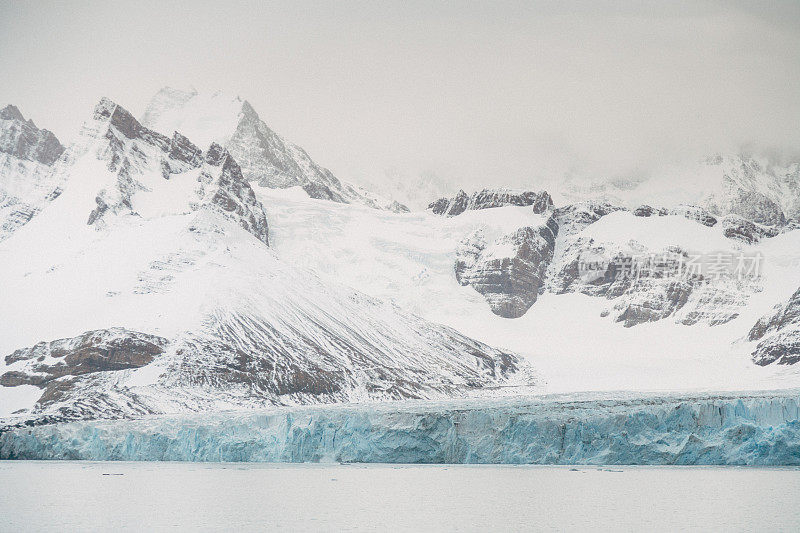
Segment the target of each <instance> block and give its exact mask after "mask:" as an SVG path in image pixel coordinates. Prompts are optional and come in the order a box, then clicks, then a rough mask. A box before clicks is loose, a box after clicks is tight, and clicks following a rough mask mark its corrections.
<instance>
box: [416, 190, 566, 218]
mask: <svg viewBox="0 0 800 533" xmlns="http://www.w3.org/2000/svg"><path fill="white" fill-rule="evenodd" d="M509 205H513V206H520V207H528V206H530V207H531V208H532V209H533V212H534V213H537V214H541V213H544V212H546V211H547V210H549V209H551V208H552V207H553V199H552V198H551V197H550V195H549V194H548V193H547V192H545V191H539V192H534V191H514V190H508V189H483V190H482V191H479V192H476V193H473V194H472V196H468V195H467V193H465V192H464V191H463V190H462V191H458V194H456V195H455V196H454V197H453V198H440V199H438V200H436V201H434V202H432V203H431V204H430V205H429V206H428V209H430V210H431V211H432V212H433V213H434V214H436V215H444V216H456V215H460V214H461V213H463V212H464V211H467V210H470V209H490V208H493V207H504V206H509Z"/></svg>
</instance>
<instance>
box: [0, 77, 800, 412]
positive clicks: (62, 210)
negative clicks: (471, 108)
mask: <svg viewBox="0 0 800 533" xmlns="http://www.w3.org/2000/svg"><path fill="white" fill-rule="evenodd" d="M0 118H2V121H0V127H2V130H0V134H1V135H2V136H0V139H1V140H2V143H0V156H2V157H4V158H5V159H4V160H3V161H5V163H4V165H3V166H2V167H0V190H2V191H3V192H4V194H5V196H4V198H6V200H5V201H4V202H5V203H2V204H0V215H2V216H3V217H4V218H3V220H2V222H3V233H2V234H0V279H3V281H4V293H3V303H4V305H3V306H1V307H0V355H1V356H3V359H2V363H0V407H1V408H2V409H0V413H2V415H9V414H11V413H12V412H14V411H19V413H17V417H18V418H17V419H16V420H17V421H20V420H27V419H33V420H34V421H36V422H43V421H58V420H65V419H75V418H92V417H130V416H139V415H143V414H150V413H179V412H186V411H217V410H221V409H241V408H251V407H259V406H265V405H284V404H308V403H329V402H346V401H362V400H363V401H368V400H387V399H408V398H428V399H433V398H446V397H453V396H464V395H484V396H485V395H500V394H515V393H520V392H521V391H528V392H530V391H531V390H535V391H536V392H541V391H555V392H573V391H581V390H606V391H608V390H622V389H624V390H644V389H673V390H675V389H727V390H730V389H767V388H784V387H798V386H800V365H795V363H796V362H798V360H800V352H799V351H798V350H799V349H800V348H799V347H800V341H798V339H799V338H800V337H798V324H797V312H796V311H797V302H796V300H797V291H798V289H799V288H800V231H798V229H799V228H800V223H799V222H798V221H797V211H796V209H797V205H798V204H797V188H798V175H797V167H792V166H790V167H780V168H778V167H775V166H769V165H765V164H762V163H759V162H758V161H757V160H755V159H752V158H750V159H746V158H739V159H729V160H727V159H722V160H721V161H719V160H712V161H709V162H706V163H704V166H703V170H702V171H701V172H700V173H699V174H698V176H697V178H696V179H697V181H699V182H701V183H703V187H700V186H698V187H696V188H695V189H694V190H692V191H679V192H682V193H686V198H684V199H683V200H682V202H683V203H681V202H679V201H676V200H678V198H677V197H673V196H669V195H666V194H660V191H659V187H666V188H667V189H670V187H672V189H676V187H675V186H674V184H672V186H670V184H669V183H667V184H666V185H665V184H653V183H649V184H645V182H642V183H638V182H637V183H634V184H632V185H631V186H630V187H628V186H621V185H620V186H619V187H616V188H612V189H605V190H604V191H601V192H602V194H594V193H591V194H589V193H587V194H585V195H584V196H583V197H581V198H580V199H578V200H575V199H566V200H565V195H564V192H563V190H557V191H555V192H554V191H543V190H540V191H528V190H508V189H484V190H481V191H478V192H475V193H472V194H468V193H467V192H465V191H460V192H458V193H457V194H455V195H454V196H452V197H446V198H441V199H438V200H435V199H433V200H434V201H433V202H432V203H431V204H430V208H429V209H428V210H427V211H423V212H414V213H410V212H406V211H404V210H402V209H399V208H398V209H391V208H388V209H376V207H384V208H387V207H390V206H389V205H388V204H387V203H386V202H383V201H378V200H377V199H375V197H372V196H370V195H368V193H366V192H364V191H359V190H356V189H355V188H352V187H350V186H349V185H347V184H345V183H343V182H340V181H339V180H337V179H336V178H335V177H334V176H333V175H332V174H330V172H328V171H327V170H325V169H324V168H322V167H319V166H318V165H316V163H314V162H313V161H312V160H311V159H310V158H309V157H308V156H307V154H305V152H303V151H302V149H300V148H298V147H296V146H294V145H291V143H288V142H286V141H285V140H284V139H282V138H281V137H280V136H278V135H277V134H275V133H274V132H272V131H271V130H270V129H269V128H268V127H267V126H266V125H265V124H264V123H263V122H262V121H261V120H260V119H259V118H258V115H257V114H256V113H255V111H254V110H253V109H252V107H251V106H250V105H249V104H247V102H245V101H242V100H241V99H238V98H229V97H227V96H224V95H222V94H216V95H212V96H203V95H199V94H197V93H196V92H194V91H190V92H184V91H175V90H169V89H164V90H162V91H160V92H159V93H158V95H157V96H156V98H155V99H154V100H153V102H152V103H151V105H150V106H149V108H148V110H147V112H146V113H145V116H144V119H143V120H144V122H145V124H142V123H140V122H139V121H138V120H136V119H135V118H134V117H133V116H132V115H131V114H130V113H128V112H127V111H126V110H125V109H124V108H122V107H120V106H119V105H117V104H116V103H114V102H111V101H109V100H107V99H103V100H101V101H100V103H99V104H98V105H97V107H96V108H95V110H94V114H93V116H92V118H91V120H89V121H87V123H86V124H85V125H84V126H83V128H82V131H81V135H80V138H79V139H78V141H77V142H76V143H74V144H73V145H72V146H70V147H69V148H67V149H66V150H64V149H63V147H61V145H60V144H58V141H57V140H55V138H54V137H52V136H51V134H49V133H48V132H46V130H38V129H37V128H36V127H35V126H34V125H33V124H32V123H31V122H30V121H26V120H24V118H22V115H21V113H19V111H18V110H16V108H12V107H9V108H6V109H5V110H3V112H2V115H0ZM148 124H149V125H152V126H153V127H152V128H151V127H148ZM159 131H160V133H159ZM166 133H168V134H169V135H165V134H166ZM704 173H711V175H712V178H708V176H707V175H706V174H704ZM717 178H718V179H717ZM707 179H709V180H710V181H706V180H707ZM701 188H702V190H700V189H701ZM609 190H611V191H612V192H620V191H622V192H624V193H625V194H628V193H630V194H629V195H628V197H627V198H626V199H624V200H622V199H615V198H612V196H613V195H610V194H606V193H608V192H609ZM670 190H671V189H670ZM631 191H637V193H636V194H633V193H632V192H631ZM594 192H597V191H594ZM643 192H648V195H645V197H643V198H639V197H638V196H637V194H639V193H643ZM573 193H574V190H573ZM331 200H334V201H331ZM611 200H613V201H611ZM634 200H635V201H634ZM473 339H476V340H473ZM517 354H519V355H517ZM532 369H536V372H535V373H534V371H533V370H532ZM532 385H536V387H535V389H532V388H531V386H532Z"/></svg>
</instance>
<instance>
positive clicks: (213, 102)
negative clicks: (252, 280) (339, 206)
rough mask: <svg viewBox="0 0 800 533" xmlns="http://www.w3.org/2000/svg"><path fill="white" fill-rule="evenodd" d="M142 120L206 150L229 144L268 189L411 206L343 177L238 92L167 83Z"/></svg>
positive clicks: (248, 172)
mask: <svg viewBox="0 0 800 533" xmlns="http://www.w3.org/2000/svg"><path fill="white" fill-rule="evenodd" d="M142 124H144V125H145V126H147V127H148V128H151V129H153V130H156V131H160V132H162V133H165V134H168V135H171V134H172V132H173V131H180V132H182V133H183V134H184V135H186V136H188V137H189V138H191V139H194V140H195V142H197V143H198V144H199V145H200V146H201V147H203V148H205V147H206V146H208V145H209V144H210V143H212V142H216V143H218V144H220V145H222V146H224V147H225V148H226V149H227V150H228V151H229V152H230V153H231V154H232V155H233V157H234V158H235V159H236V161H238V162H239V165H240V166H241V167H242V172H243V173H244V176H245V178H247V179H248V180H250V181H256V182H258V183H259V184H260V185H261V186H264V187H273V188H286V187H294V186H300V187H302V188H303V190H305V191H306V193H307V194H308V195H309V196H310V197H312V198H321V199H324V200H332V201H334V202H342V203H359V204H364V205H367V206H370V207H374V208H379V209H389V210H393V211H404V210H406V208H405V207H404V206H402V205H400V204H398V203H397V202H392V201H390V200H386V199H383V198H380V197H379V196H377V195H375V194H372V193H370V192H368V191H366V190H364V189H362V188H360V187H356V186H354V185H351V184H349V183H346V182H343V181H340V180H339V179H338V178H337V177H336V176H334V175H333V174H332V173H331V171H330V170H328V169H326V168H323V167H321V166H320V165H318V164H317V163H316V162H314V160H312V159H311V157H310V156H309V155H308V154H307V153H306V151H305V150H303V149H302V148H300V147H299V146H297V145H295V144H292V143H291V142H289V141H287V140H286V139H284V138H283V137H281V136H280V135H278V134H277V133H275V132H274V131H272V130H271V129H270V128H269V126H267V125H266V124H265V123H264V121H263V120H261V119H260V118H259V116H258V114H257V113H256V111H255V109H253V107H252V106H251V105H250V104H249V103H248V102H247V101H246V100H242V99H241V98H239V97H238V96H232V95H229V94H225V93H223V92H217V93H214V94H211V95H206V94H199V93H197V92H196V91H194V90H191V91H182V90H179V89H173V88H169V87H165V88H163V89H161V90H160V91H159V92H158V93H157V94H156V95H155V96H154V97H153V99H152V101H151V102H150V104H149V105H148V107H147V110H146V111H145V113H144V116H143V117H142Z"/></svg>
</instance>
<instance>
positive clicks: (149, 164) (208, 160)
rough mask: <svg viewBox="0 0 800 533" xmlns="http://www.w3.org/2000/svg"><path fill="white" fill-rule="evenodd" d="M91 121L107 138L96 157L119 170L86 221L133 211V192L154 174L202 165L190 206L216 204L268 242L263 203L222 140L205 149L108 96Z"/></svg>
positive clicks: (97, 222)
mask: <svg viewBox="0 0 800 533" xmlns="http://www.w3.org/2000/svg"><path fill="white" fill-rule="evenodd" d="M94 121H95V124H94V127H93V128H91V129H90V131H93V132H94V133H93V135H95V137H98V138H102V139H104V141H105V142H106V143H107V144H105V145H104V148H102V149H101V151H100V153H99V156H100V157H101V158H102V159H103V160H105V161H107V164H108V170H109V171H110V172H113V173H115V174H116V175H117V180H116V183H115V184H114V185H113V186H111V187H107V188H105V189H103V190H102V191H99V193H98V195H97V198H96V199H95V203H96V204H97V207H96V208H95V209H94V210H93V211H92V212H91V213H90V214H89V218H88V221H87V223H88V224H90V225H91V224H93V225H102V222H103V219H104V217H105V216H106V215H107V214H108V213H115V214H116V213H121V212H127V213H135V209H134V207H133V203H134V200H133V198H134V195H135V194H137V193H138V192H140V191H147V190H149V188H148V182H147V179H152V176H153V175H160V177H161V178H163V179H167V180H169V179H170V177H171V176H172V175H178V174H184V173H186V172H189V171H191V170H193V169H200V173H199V176H198V178H197V184H198V186H197V188H195V190H194V194H195V195H196V199H195V201H194V202H191V203H190V204H188V205H189V207H190V208H192V209H194V210H197V209H200V208H204V207H205V208H211V209H216V210H218V211H220V212H221V213H222V214H224V215H225V216H226V217H227V218H230V219H232V220H234V221H236V222H237V223H238V224H239V225H240V226H241V227H243V228H244V229H246V230H247V231H249V232H250V233H252V234H253V235H255V236H256V237H257V238H258V239H259V240H260V241H262V242H264V243H265V244H268V243H269V228H268V224H267V217H266V214H265V212H264V208H263V206H262V205H261V203H260V202H259V201H258V199H257V198H256V196H255V193H254V192H253V189H252V188H251V187H250V184H249V182H248V181H247V180H246V179H245V178H244V175H243V174H242V171H241V168H240V167H239V165H238V163H237V162H236V160H235V159H234V157H233V156H232V155H231V154H230V153H229V152H228V151H227V150H225V149H224V148H222V147H221V146H220V145H218V144H212V145H211V146H210V147H209V149H208V151H207V152H206V153H205V154H203V152H202V151H201V150H200V149H199V148H198V147H197V146H195V145H194V144H193V143H192V142H191V141H190V140H189V139H187V138H186V137H185V136H183V135H181V134H180V133H178V132H175V133H174V134H173V136H172V138H168V137H165V136H164V135H161V134H160V133H157V132H155V131H152V130H149V129H147V128H145V127H144V126H142V125H141V124H140V123H139V122H138V121H137V120H136V119H135V118H134V117H133V116H132V115H131V114H130V113H129V112H128V111H126V110H125V109H124V108H122V107H120V106H118V105H117V104H115V103H114V102H112V101H110V100H108V99H107V98H104V99H102V100H101V101H100V103H99V104H98V105H97V106H96V108H95V112H94ZM146 178H147V179H146Z"/></svg>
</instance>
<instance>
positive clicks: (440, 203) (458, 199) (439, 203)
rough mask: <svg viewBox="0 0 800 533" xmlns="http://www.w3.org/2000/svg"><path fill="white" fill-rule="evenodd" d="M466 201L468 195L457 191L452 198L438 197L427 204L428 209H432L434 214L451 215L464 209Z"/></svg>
mask: <svg viewBox="0 0 800 533" xmlns="http://www.w3.org/2000/svg"><path fill="white" fill-rule="evenodd" d="M468 203H469V196H467V193H465V192H464V191H458V193H457V194H456V195H455V197H453V198H439V199H438V200H436V201H435V202H432V203H431V204H430V205H429V206H428V209H430V210H431V211H433V214H435V215H444V216H448V217H453V216H456V215H460V214H461V213H463V212H464V211H466V210H467V204H468Z"/></svg>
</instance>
